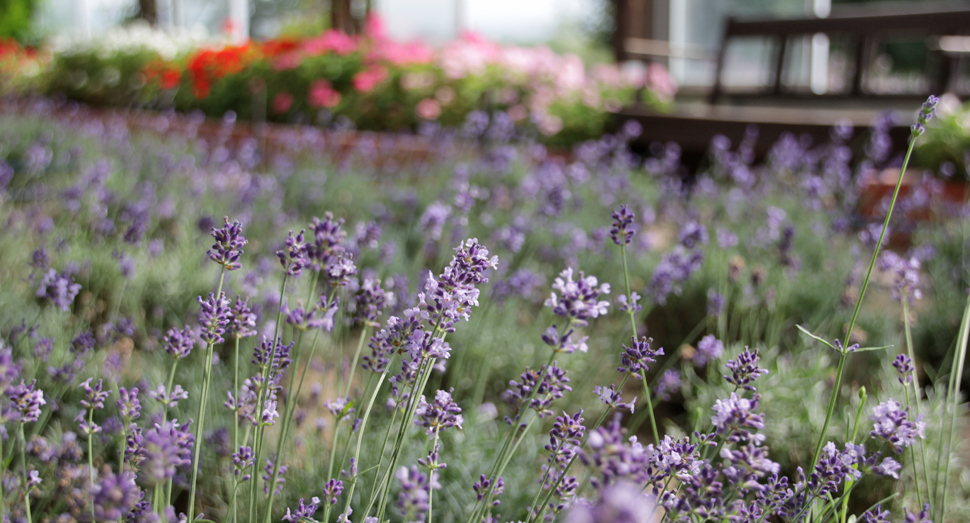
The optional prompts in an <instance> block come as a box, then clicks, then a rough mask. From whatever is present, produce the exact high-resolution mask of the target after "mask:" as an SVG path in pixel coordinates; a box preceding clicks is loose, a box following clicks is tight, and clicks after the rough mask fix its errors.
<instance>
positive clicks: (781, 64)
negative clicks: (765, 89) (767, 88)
mask: <svg viewBox="0 0 970 523" xmlns="http://www.w3.org/2000/svg"><path fill="white" fill-rule="evenodd" d="M787 47H788V37H786V36H785V35H780V36H779V37H778V46H777V49H775V52H776V53H777V54H776V55H775V84H774V87H773V88H772V93H773V94H774V95H775V96H778V95H780V94H781V87H782V86H781V75H782V73H783V72H784V70H785V51H786V50H787Z"/></svg>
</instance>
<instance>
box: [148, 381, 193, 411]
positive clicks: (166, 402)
mask: <svg viewBox="0 0 970 523" xmlns="http://www.w3.org/2000/svg"><path fill="white" fill-rule="evenodd" d="M148 396H149V397H151V398H152V399H154V400H156V401H158V402H159V403H161V404H162V405H163V406H164V407H165V408H167V409H174V408H175V407H177V406H178V402H179V400H185V399H189V393H188V392H187V391H185V390H184V389H183V388H182V386H181V385H179V384H177V383H176V384H175V386H173V387H172V391H171V392H169V391H168V390H166V388H165V385H163V384H161V383H159V384H158V387H157V388H156V389H155V390H153V391H149V392H148Z"/></svg>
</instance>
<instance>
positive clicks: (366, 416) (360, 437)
mask: <svg viewBox="0 0 970 523" xmlns="http://www.w3.org/2000/svg"><path fill="white" fill-rule="evenodd" d="M372 376H373V375H372ZM386 377H387V369H386V368H385V369H384V372H382V373H381V377H380V378H378V380H377V386H376V387H374V392H372V393H371V396H370V400H368V401H367V409H366V410H365V411H364V417H363V418H361V422H360V429H359V430H358V431H357V449H356V450H354V463H358V464H359V461H360V445H361V442H362V441H363V439H364V431H365V430H366V429H367V420H368V419H369V418H370V413H371V409H372V408H373V407H374V400H375V399H377V393H378V392H379V391H380V390H381V385H383V384H384V378H386ZM368 381H369V380H368ZM391 424H392V425H393V421H392V422H391ZM388 428H390V426H388ZM384 443H385V445H386V444H387V437H386V436H385V438H384ZM383 457H384V452H383V448H382V449H381V458H382V459H383ZM377 470H378V471H379V470H380V463H378V465H377ZM350 481H351V482H350V488H349V489H348V492H347V498H346V501H345V502H344V510H343V512H342V514H343V515H344V520H347V519H349V518H350V514H348V509H349V508H350V502H351V501H352V500H353V497H354V490H355V489H356V487H357V477H356V476H354V477H352V478H351V479H350Z"/></svg>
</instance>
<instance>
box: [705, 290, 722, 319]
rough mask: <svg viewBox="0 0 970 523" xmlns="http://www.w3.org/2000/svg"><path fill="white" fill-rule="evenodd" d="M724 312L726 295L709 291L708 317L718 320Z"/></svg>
mask: <svg viewBox="0 0 970 523" xmlns="http://www.w3.org/2000/svg"><path fill="white" fill-rule="evenodd" d="M722 312H724V295H723V294H721V293H719V292H717V291H715V290H714V289H710V290H708V291H707V315H708V316H710V317H712V318H717V317H718V316H720V315H721V313H722Z"/></svg>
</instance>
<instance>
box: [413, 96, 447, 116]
mask: <svg viewBox="0 0 970 523" xmlns="http://www.w3.org/2000/svg"><path fill="white" fill-rule="evenodd" d="M414 112H415V114H417V115H418V118H421V119H422V120H437V119H438V117H439V116H441V106H440V105H438V102H437V101H435V100H434V99H433V98H425V99H424V100H421V101H420V102H418V106H417V107H415V108H414Z"/></svg>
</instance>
